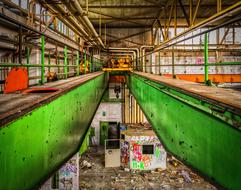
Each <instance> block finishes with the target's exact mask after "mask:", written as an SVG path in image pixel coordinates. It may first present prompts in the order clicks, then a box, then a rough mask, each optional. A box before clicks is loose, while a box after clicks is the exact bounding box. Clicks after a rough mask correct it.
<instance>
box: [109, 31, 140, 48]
mask: <svg viewBox="0 0 241 190" xmlns="http://www.w3.org/2000/svg"><path fill="white" fill-rule="evenodd" d="M106 36H108V37H110V38H114V39H118V38H117V37H116V36H113V35H110V34H106ZM123 41H125V42H129V43H133V44H135V45H139V46H141V45H143V44H141V43H137V42H135V41H132V40H127V39H123ZM107 44H108V42H107Z"/></svg>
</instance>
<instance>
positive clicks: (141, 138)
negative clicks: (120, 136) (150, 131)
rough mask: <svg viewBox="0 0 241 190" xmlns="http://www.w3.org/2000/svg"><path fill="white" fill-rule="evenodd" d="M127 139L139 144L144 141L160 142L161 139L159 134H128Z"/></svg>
mask: <svg viewBox="0 0 241 190" xmlns="http://www.w3.org/2000/svg"><path fill="white" fill-rule="evenodd" d="M126 140H128V141H131V142H135V143H136V142H138V143H137V144H141V143H143V142H145V143H157V142H159V139H158V138H157V136H130V137H129V136H127V137H126Z"/></svg>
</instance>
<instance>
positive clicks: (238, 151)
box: [127, 72, 241, 189]
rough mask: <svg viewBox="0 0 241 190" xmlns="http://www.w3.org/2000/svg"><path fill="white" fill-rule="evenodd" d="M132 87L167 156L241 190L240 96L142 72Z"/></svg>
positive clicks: (132, 77) (135, 75) (134, 77)
mask: <svg viewBox="0 0 241 190" xmlns="http://www.w3.org/2000/svg"><path fill="white" fill-rule="evenodd" d="M127 84H128V86H129V88H130V90H131V92H132V94H133V95H134V97H135V98H136V100H137V102H138V104H139V105H140V107H141V108H142V110H143V112H144V113H145V115H146V117H147V119H148V120H149V122H150V123H151V124H152V127H153V129H154V130H155V132H156V134H157V136H158V137H159V139H160V140H161V141H162V142H163V143H164V146H165V148H166V150H167V151H169V152H170V153H172V154H173V155H175V156H176V157H178V158H179V159H180V160H182V161H183V162H185V163H186V164H187V165H190V166H192V167H193V168H194V169H195V170H197V171H199V172H200V173H201V174H203V175H205V176H206V177H208V178H209V179H211V181H213V182H214V183H216V184H218V185H221V186H222V187H225V188H227V189H239V188H240V179H241V163H240V155H241V96H240V92H239V91H235V90H231V89H221V88H216V87H208V86H205V85H204V84H198V83H194V82H188V81H182V80H177V79H171V78H167V77H163V76H159V75H153V74H147V73H142V72H132V73H130V74H129V75H127Z"/></svg>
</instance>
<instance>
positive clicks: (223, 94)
mask: <svg viewBox="0 0 241 190" xmlns="http://www.w3.org/2000/svg"><path fill="white" fill-rule="evenodd" d="M134 73H135V74H137V75H140V76H143V77H145V78H148V79H150V80H153V81H156V82H160V83H163V84H166V85H168V86H171V87H174V88H176V89H179V90H181V91H184V92H188V93H192V94H196V95H198V96H201V97H203V98H207V99H211V100H213V101H216V102H219V103H221V104H225V105H228V106H230V107H233V108H237V109H239V110H240V109H241V92H239V91H236V90H232V89H223V88H218V87H210V86H206V85H204V84H200V83H195V82H189V81H183V80H178V79H172V78H167V77H164V76H159V75H154V74H149V73H143V72H134ZM240 114H241V113H240Z"/></svg>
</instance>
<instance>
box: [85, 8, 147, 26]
mask: <svg viewBox="0 0 241 190" xmlns="http://www.w3.org/2000/svg"><path fill="white" fill-rule="evenodd" d="M89 12H91V13H94V14H98V15H101V16H106V17H109V18H112V19H115V20H118V21H125V22H129V23H132V24H135V25H139V26H145V25H143V24H140V23H138V22H133V21H129V20H128V19H123V18H119V17H114V16H112V15H108V14H105V13H101V12H99V11H92V10H89ZM101 19H102V18H101Z"/></svg>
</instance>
